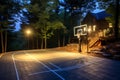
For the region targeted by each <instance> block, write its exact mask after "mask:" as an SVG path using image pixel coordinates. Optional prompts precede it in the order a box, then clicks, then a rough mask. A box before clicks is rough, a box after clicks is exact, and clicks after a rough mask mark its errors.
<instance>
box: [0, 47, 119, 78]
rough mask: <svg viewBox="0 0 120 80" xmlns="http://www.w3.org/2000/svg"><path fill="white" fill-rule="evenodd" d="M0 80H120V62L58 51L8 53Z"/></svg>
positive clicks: (0, 59)
mask: <svg viewBox="0 0 120 80" xmlns="http://www.w3.org/2000/svg"><path fill="white" fill-rule="evenodd" d="M0 80H120V61H115V60H110V59H105V58H99V57H93V56H88V55H83V54H80V53H72V52H66V51H57V50H52V49H51V50H50V49H49V50H31V51H18V52H9V53H6V54H4V55H2V56H1V57H0Z"/></svg>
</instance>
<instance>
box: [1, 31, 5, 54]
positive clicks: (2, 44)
mask: <svg viewBox="0 0 120 80" xmlns="http://www.w3.org/2000/svg"><path fill="white" fill-rule="evenodd" d="M1 46H2V53H4V41H3V32H2V31H1Z"/></svg>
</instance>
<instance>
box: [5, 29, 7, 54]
mask: <svg viewBox="0 0 120 80" xmlns="http://www.w3.org/2000/svg"><path fill="white" fill-rule="evenodd" d="M6 51H7V30H6V31H5V52H6Z"/></svg>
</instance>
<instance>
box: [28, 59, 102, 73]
mask: <svg viewBox="0 0 120 80" xmlns="http://www.w3.org/2000/svg"><path fill="white" fill-rule="evenodd" d="M100 61H103V60H98V61H93V62H86V63H85V64H79V65H76V66H72V67H67V68H61V69H55V70H49V71H41V72H36V73H32V74H29V75H37V74H42V73H48V72H51V71H55V72H58V71H70V70H73V69H77V68H82V67H84V66H88V65H91V64H95V63H98V62H100Z"/></svg>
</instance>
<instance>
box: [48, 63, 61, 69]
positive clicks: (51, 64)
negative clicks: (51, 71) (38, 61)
mask: <svg viewBox="0 0 120 80" xmlns="http://www.w3.org/2000/svg"><path fill="white" fill-rule="evenodd" d="M49 64H50V65H52V66H54V67H55V68H58V69H59V70H61V68H60V67H59V66H57V65H55V64H53V63H51V62H49Z"/></svg>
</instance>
